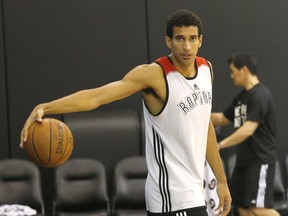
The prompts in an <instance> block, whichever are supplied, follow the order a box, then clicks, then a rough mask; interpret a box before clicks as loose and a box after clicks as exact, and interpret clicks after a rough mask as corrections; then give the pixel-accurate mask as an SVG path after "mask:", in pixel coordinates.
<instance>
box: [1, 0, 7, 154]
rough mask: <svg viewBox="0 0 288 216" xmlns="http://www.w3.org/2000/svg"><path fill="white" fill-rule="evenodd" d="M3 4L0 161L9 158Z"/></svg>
mask: <svg viewBox="0 0 288 216" xmlns="http://www.w3.org/2000/svg"><path fill="white" fill-rule="evenodd" d="M2 5H3V2H2V0H0V119H1V121H0V146H1V151H0V159H4V158H8V157H9V137H8V134H9V133H8V131H9V129H8V128H9V127H8V118H7V117H8V112H7V111H8V110H7V92H6V91H7V88H6V70H5V55H4V47H5V42H4V38H5V36H4V20H3V16H2V14H3V11H4V10H3V7H2Z"/></svg>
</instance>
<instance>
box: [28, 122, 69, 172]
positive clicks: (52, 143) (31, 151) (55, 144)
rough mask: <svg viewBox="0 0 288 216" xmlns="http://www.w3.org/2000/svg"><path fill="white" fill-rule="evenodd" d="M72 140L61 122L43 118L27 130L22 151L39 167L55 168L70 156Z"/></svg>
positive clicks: (67, 129) (67, 128)
mask: <svg viewBox="0 0 288 216" xmlns="http://www.w3.org/2000/svg"><path fill="white" fill-rule="evenodd" d="M73 146H74V139H73V135H72V132H71V131H70V129H69V127H68V126H67V125H66V124H65V123H64V122H62V121H60V120H57V119H53V118H43V120H42V123H40V122H34V123H33V124H32V125H31V126H30V128H29V130H28V136H27V140H26V142H25V143H24V150H25V151H26V153H27V154H28V157H29V158H30V159H31V160H32V161H33V162H34V163H36V164H37V165H39V166H41V167H49V168H51V167H56V166H59V165H61V164H63V163H64V162H65V161H66V160H67V159H68V158H69V157H70V155H71V153H72V150H73Z"/></svg>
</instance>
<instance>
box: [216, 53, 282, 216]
mask: <svg viewBox="0 0 288 216" xmlns="http://www.w3.org/2000/svg"><path fill="white" fill-rule="evenodd" d="M228 64H229V69H230V72H231V75H230V76H231V78H232V80H233V82H234V84H235V85H236V86H238V87H241V88H243V90H242V91H241V92H240V93H239V94H238V95H237V96H236V97H235V98H234V99H233V101H232V103H231V104H230V105H229V106H228V107H227V109H226V110H225V111H224V112H217V113H212V115H211V119H212V122H213V124H214V125H215V126H225V125H228V124H230V123H233V124H234V128H235V132H234V133H232V134H231V135H230V136H228V137H226V138H224V139H223V140H221V141H220V142H219V149H223V148H227V147H230V146H234V145H237V149H236V154H237V160H236V166H235V169H234V172H233V175H232V180H231V181H232V183H231V195H232V198H233V204H234V205H235V206H236V207H237V208H238V212H239V214H240V216H279V213H278V212H277V211H275V210H274V209H272V207H273V204H272V200H273V182H274V173H275V161H276V159H277V156H276V146H275V133H276V129H275V110H274V103H273V99H272V94H271V92H270V90H269V89H268V88H267V87H266V86H265V85H264V84H262V83H261V82H260V81H259V79H258V75H257V72H258V71H257V62H256V59H255V57H254V56H253V55H252V54H250V53H247V52H242V53H236V54H234V55H232V57H230V58H229V59H228Z"/></svg>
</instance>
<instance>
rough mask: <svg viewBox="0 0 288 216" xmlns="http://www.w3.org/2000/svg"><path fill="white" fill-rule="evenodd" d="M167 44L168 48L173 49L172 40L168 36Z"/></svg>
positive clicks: (166, 38)
mask: <svg viewBox="0 0 288 216" xmlns="http://www.w3.org/2000/svg"><path fill="white" fill-rule="evenodd" d="M165 42H166V46H167V47H168V48H169V49H171V47H172V41H171V38H170V37H168V36H166V37H165Z"/></svg>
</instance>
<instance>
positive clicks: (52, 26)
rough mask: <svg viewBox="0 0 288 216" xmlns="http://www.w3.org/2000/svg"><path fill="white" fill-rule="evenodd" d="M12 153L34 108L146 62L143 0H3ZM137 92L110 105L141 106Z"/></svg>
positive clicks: (17, 154)
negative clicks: (124, 99) (123, 100)
mask: <svg viewBox="0 0 288 216" xmlns="http://www.w3.org/2000/svg"><path fill="white" fill-rule="evenodd" d="M4 7H5V26H6V29H5V31H6V56H7V68H8V69H7V70H8V83H7V84H8V92H9V112H10V125H11V145H12V156H13V157H22V156H23V152H22V151H20V150H19V148H18V143H19V135H18V134H19V133H20V130H21V128H22V126H23V124H24V121H25V119H26V118H27V117H28V115H29V113H30V111H31V110H32V108H33V107H34V106H35V105H36V104H38V103H41V102H46V101H50V100H53V99H56V98H59V97H62V96H65V95H67V94H70V93H73V92H75V91H78V90H80V89H86V88H93V87H97V86H100V85H103V84H106V83H108V82H111V81H114V80H118V79H121V78H122V77H123V76H124V74H126V72H127V71H129V70H130V69H132V67H134V66H136V65H138V64H140V63H146V62H147V45H146V25H145V5H144V1H134V0H121V1H112V0H110V1H109V0H108V1H107V0H97V1H94V0H83V1H78V0H62V1H58V0H50V1H39V0H29V1H22V0H4ZM140 106H141V102H140V101H139V99H138V95H136V96H134V97H132V98H129V99H127V100H126V101H125V102H117V103H114V104H111V105H108V106H106V109H138V108H139V107H140Z"/></svg>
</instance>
